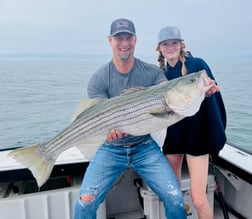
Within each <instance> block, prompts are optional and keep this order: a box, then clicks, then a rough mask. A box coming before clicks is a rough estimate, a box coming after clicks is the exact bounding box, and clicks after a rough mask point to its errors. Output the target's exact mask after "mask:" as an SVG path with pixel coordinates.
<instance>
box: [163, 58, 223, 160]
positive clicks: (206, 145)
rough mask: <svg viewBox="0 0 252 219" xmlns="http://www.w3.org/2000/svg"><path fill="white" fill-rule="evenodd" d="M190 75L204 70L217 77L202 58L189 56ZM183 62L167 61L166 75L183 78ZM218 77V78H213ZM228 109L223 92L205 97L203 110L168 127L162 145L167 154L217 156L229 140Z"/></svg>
mask: <svg viewBox="0 0 252 219" xmlns="http://www.w3.org/2000/svg"><path fill="white" fill-rule="evenodd" d="M185 65H186V68H187V74H191V73H193V72H197V71H200V70H203V69H205V70H206V72H207V74H208V76H209V77H210V78H212V79H214V76H213V74H212V72H211V70H210V68H209V66H208V65H207V64H206V62H205V61H204V60H203V59H200V58H195V57H188V58H187V59H186V62H185ZM181 68H182V62H180V61H178V63H177V64H176V65H175V66H174V67H171V66H169V65H168V64H167V67H166V70H165V75H166V77H167V79H168V80H171V79H174V78H177V77H181V76H182V72H181ZM214 80H215V79H214ZM225 128H226V110H225V106H224V103H223V99H222V96H221V93H220V92H217V93H215V94H213V95H211V96H210V97H206V98H205V100H204V101H203V103H202V104H201V107H200V110H199V111H198V112H197V113H196V114H195V115H194V116H191V117H187V118H185V119H183V120H181V121H180V122H178V123H176V124H174V125H172V126H170V127H168V128H167V135H166V138H165V141H164V145H163V152H164V153H165V154H190V155H194V156H198V155H203V154H212V155H217V154H218V153H219V151H220V150H221V149H222V148H223V146H224V145H225V142H226V134H225Z"/></svg>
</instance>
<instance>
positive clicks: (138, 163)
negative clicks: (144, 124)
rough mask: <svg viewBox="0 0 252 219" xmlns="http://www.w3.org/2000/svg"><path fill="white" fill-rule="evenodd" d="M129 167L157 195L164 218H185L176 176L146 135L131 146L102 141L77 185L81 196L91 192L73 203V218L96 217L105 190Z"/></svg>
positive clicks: (91, 218) (158, 148)
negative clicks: (86, 199) (162, 205)
mask: <svg viewBox="0 0 252 219" xmlns="http://www.w3.org/2000/svg"><path fill="white" fill-rule="evenodd" d="M127 168H133V169H134V170H135V171H136V172H137V173H138V174H139V175H140V176H141V177H142V178H143V180H144V181H145V183H146V184H147V185H148V186H149V187H150V188H151V189H152V190H153V191H154V192H155V193H156V194H157V195H158V196H159V198H160V199H161V200H162V201H163V203H164V207H165V214H166V217H167V218H168V219H186V211H185V208H184V201H183V195H182V192H181V190H180V187H179V184H178V181H177V178H176V176H175V174H174V172H173V171H172V169H171V167H170V165H169V163H168V161H167V160H166V158H165V156H164V154H163V153H162V151H161V150H160V147H159V146H158V145H157V144H156V142H155V141H153V140H152V139H151V138H149V139H148V140H147V141H146V142H142V143H141V144H138V145H135V146H134V147H122V146H113V145H110V144H107V143H104V144H103V145H102V146H101V147H100V148H99V150H98V151H97V153H96V154H95V156H94V157H93V159H92V160H91V162H90V164H89V166H88V168H87V170H86V173H85V176H84V179H83V182H82V185H81V188H80V196H81V195H84V194H85V195H92V199H91V200H89V201H83V200H81V199H80V197H79V200H78V201H77V202H76V204H75V212H74V219H96V211H97V209H98V207H99V205H100V204H101V203H102V202H103V201H104V199H105V197H106V195H107V193H108V191H109V189H111V188H112V186H113V184H114V183H115V181H116V180H117V178H118V177H119V176H120V175H121V174H122V173H123V172H124V171H125V170H126V169H127Z"/></svg>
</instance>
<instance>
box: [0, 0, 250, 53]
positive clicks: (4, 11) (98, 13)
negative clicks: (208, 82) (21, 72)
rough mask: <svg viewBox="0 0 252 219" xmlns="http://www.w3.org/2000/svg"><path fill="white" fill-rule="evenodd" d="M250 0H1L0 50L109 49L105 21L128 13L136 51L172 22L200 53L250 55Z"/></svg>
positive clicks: (151, 46)
mask: <svg viewBox="0 0 252 219" xmlns="http://www.w3.org/2000/svg"><path fill="white" fill-rule="evenodd" d="M251 8H252V1H251V0H173V1H170V0H125V1H116V0H107V1H101V0H92V1H87V0H0V56H1V57H3V56H8V55H16V54H17V55H20V54H21V55H22V54H42V55H43V54H53V55H54V54H55V55H82V54H83V55H86V54H92V55H103V54H110V53H111V49H110V46H109V44H108V41H107V36H108V34H109V29H110V24H111V22H112V21H113V20H114V19H117V18H121V17H124V18H128V19H130V20H132V21H133V22H134V23H135V26H136V32H137V46H136V54H137V55H138V56H148V55H150V56H151V55H153V54H155V47H156V40H157V35H158V32H159V30H160V29H161V28H162V27H164V26H166V25H171V26H177V27H178V28H179V29H180V31H181V34H182V38H183V39H184V40H185V43H186V45H187V49H188V50H190V51H192V52H193V54H196V55H198V56H200V55H203V56H204V55H214V56H218V55H225V56H229V55H238V56H247V55H250V56H251V55H252V42H251V39H252V15H251Z"/></svg>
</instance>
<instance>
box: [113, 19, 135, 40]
mask: <svg viewBox="0 0 252 219" xmlns="http://www.w3.org/2000/svg"><path fill="white" fill-rule="evenodd" d="M118 33H130V34H132V35H136V31H135V25H134V23H133V22H132V21H130V20H128V19H126V18H119V19H117V20H114V21H113V22H112V24H111V27H110V36H115V35H116V34H118Z"/></svg>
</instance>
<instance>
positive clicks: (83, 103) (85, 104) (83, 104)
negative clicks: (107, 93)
mask: <svg viewBox="0 0 252 219" xmlns="http://www.w3.org/2000/svg"><path fill="white" fill-rule="evenodd" d="M101 101H104V99H81V100H80V103H79V105H78V107H77V108H76V110H75V112H74V114H73V116H72V118H71V120H70V122H73V121H75V120H77V119H78V118H79V117H80V115H81V114H82V113H83V112H84V111H86V110H87V109H89V108H91V107H92V106H94V105H96V104H97V103H99V102H101Z"/></svg>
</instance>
